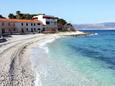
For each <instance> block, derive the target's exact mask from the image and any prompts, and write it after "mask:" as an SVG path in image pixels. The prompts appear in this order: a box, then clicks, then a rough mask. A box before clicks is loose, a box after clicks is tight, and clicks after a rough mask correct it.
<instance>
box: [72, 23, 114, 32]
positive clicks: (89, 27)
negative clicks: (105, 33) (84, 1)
mask: <svg viewBox="0 0 115 86" xmlns="http://www.w3.org/2000/svg"><path fill="white" fill-rule="evenodd" d="M73 26H74V27H75V28H76V29H79V30H110V29H111V30H115V22H105V23H98V24H79V25H78V24H74V25H73Z"/></svg>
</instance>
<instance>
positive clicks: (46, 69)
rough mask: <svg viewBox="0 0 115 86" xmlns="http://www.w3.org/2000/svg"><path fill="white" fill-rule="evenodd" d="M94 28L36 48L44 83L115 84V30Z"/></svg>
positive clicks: (59, 85) (53, 85)
mask: <svg viewBox="0 0 115 86" xmlns="http://www.w3.org/2000/svg"><path fill="white" fill-rule="evenodd" d="M88 32H89V31H88ZM93 32H95V33H98V34H95V35H89V36H85V37H64V38H60V39H57V40H56V41H54V42H52V43H49V44H47V45H46V47H48V52H47V53H45V52H44V53H43V51H44V49H43V48H41V49H40V48H39V47H38V48H34V49H33V55H34V57H36V58H35V59H34V60H33V62H34V63H35V62H36V63H35V67H36V71H37V72H38V73H39V78H40V81H39V82H41V86H115V44H114V43H115V31H93ZM41 50H42V51H41ZM40 52H41V53H40ZM39 82H37V83H39ZM36 86H40V85H36Z"/></svg>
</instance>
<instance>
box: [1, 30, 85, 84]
mask: <svg viewBox="0 0 115 86" xmlns="http://www.w3.org/2000/svg"><path fill="white" fill-rule="evenodd" d="M85 34H86V33H84V32H80V31H76V32H61V33H56V34H31V35H30V34H29V35H13V36H12V37H10V38H8V39H7V40H8V41H7V42H4V43H0V85H1V86H34V81H35V78H34V76H35V73H34V71H33V68H32V65H31V61H30V55H29V53H28V52H26V51H27V50H28V48H31V47H30V46H33V44H35V43H41V42H39V41H41V40H44V39H45V40H50V39H56V38H58V37H61V36H67V35H85ZM43 42H44V41H43Z"/></svg>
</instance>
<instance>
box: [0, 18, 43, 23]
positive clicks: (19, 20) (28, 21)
mask: <svg viewBox="0 0 115 86" xmlns="http://www.w3.org/2000/svg"><path fill="white" fill-rule="evenodd" d="M0 22H22V23H26V22H27V23H41V24H43V23H42V22H41V21H38V20H25V19H0Z"/></svg>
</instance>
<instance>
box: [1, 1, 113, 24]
mask: <svg viewBox="0 0 115 86" xmlns="http://www.w3.org/2000/svg"><path fill="white" fill-rule="evenodd" d="M17 10H20V11H21V12H25V13H45V14H49V15H55V16H58V17H62V18H65V19H66V20H68V21H69V22H72V23H74V24H81V23H99V22H110V21H112V22H113V21H115V0H0V14H2V15H4V16H7V15H8V14H9V13H15V11H17Z"/></svg>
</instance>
